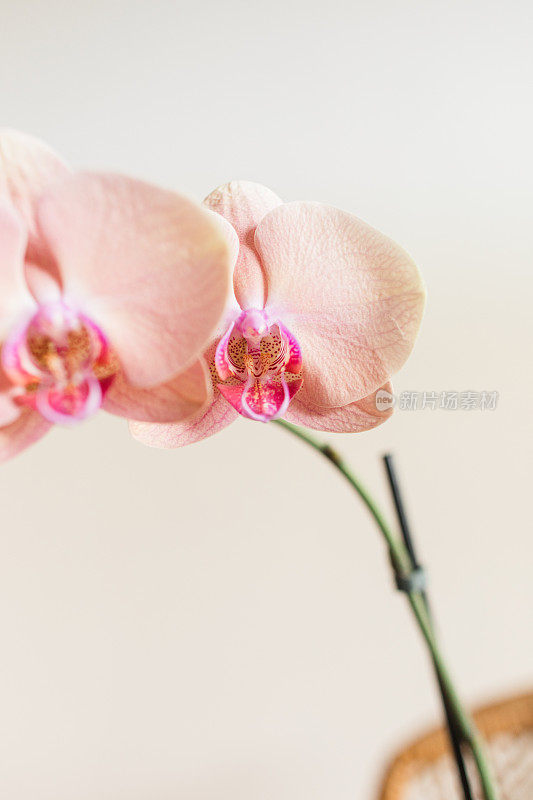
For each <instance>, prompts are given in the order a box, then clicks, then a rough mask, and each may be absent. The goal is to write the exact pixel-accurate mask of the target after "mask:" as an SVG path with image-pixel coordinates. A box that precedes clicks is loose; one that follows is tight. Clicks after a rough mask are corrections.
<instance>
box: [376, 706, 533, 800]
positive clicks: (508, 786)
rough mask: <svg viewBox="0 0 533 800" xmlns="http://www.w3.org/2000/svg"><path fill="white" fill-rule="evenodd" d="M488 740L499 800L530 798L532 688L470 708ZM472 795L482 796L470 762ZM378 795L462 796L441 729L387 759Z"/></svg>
mask: <svg viewBox="0 0 533 800" xmlns="http://www.w3.org/2000/svg"><path fill="white" fill-rule="evenodd" d="M474 717H475V720H476V722H477V725H478V727H479V729H480V730H481V731H482V733H483V734H484V736H485V737H486V739H487V742H488V750H489V755H490V757H491V761H492V763H493V766H494V770H495V773H496V780H497V782H498V786H499V787H500V790H501V794H502V800H533V693H531V694H523V695H520V696H518V697H512V698H509V699H508V700H505V701H503V702H499V703H494V704H491V705H489V706H484V707H483V708H480V709H479V710H478V711H476V712H474ZM467 768H468V772H469V775H471V777H472V786H473V790H474V791H475V792H476V795H475V796H476V800H477V798H479V800H481V794H480V791H479V787H478V783H477V781H476V780H475V777H474V773H473V770H472V765H471V763H468V764H467ZM379 798H380V800H461V798H462V795H461V790H460V785H459V781H458V779H457V776H456V773H455V765H454V763H453V761H452V757H451V754H450V750H449V746H448V741H447V738H446V735H445V733H444V731H443V730H442V729H439V730H434V731H432V732H431V733H428V734H427V735H426V736H423V737H422V738H420V739H418V740H417V741H415V742H413V743H412V744H411V745H409V747H407V748H406V749H405V750H403V751H402V752H401V753H400V754H399V755H398V756H397V757H396V758H395V759H394V761H393V762H392V764H391V766H390V767H389V769H388V771H387V774H386V776H385V779H384V781H383V787H382V790H381V794H380V795H379Z"/></svg>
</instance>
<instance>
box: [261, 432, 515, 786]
mask: <svg viewBox="0 0 533 800" xmlns="http://www.w3.org/2000/svg"><path fill="white" fill-rule="evenodd" d="M275 422H276V424H278V425H280V426H281V427H282V428H284V429H285V430H286V431H288V432H289V433H292V434H293V436H297V437H298V438H299V439H302V441H304V442H306V443H307V444H308V445H309V446H310V447H312V448H313V449H314V450H316V451H317V452H319V453H320V454H321V455H323V456H325V458H327V459H328V460H329V461H330V462H331V463H332V464H333V466H334V467H335V468H336V469H337V470H338V471H339V472H340V473H341V474H342V475H344V477H345V478H346V480H347V481H348V483H349V484H350V485H351V486H352V488H353V489H355V491H356V492H357V494H358V495H359V497H360V498H361V500H362V501H363V503H364V504H365V505H366V507H367V509H368V510H369V511H370V513H371V515H372V516H373V518H374V521H375V522H376V524H377V526H378V528H379V529H380V531H381V533H382V534H383V537H384V539H385V542H386V544H387V547H388V550H389V553H390V558H391V562H392V566H393V569H394V572H395V574H396V576H398V577H400V578H408V577H409V575H410V574H411V571H412V563H411V559H410V557H409V554H408V552H407V550H406V548H405V546H404V544H403V542H402V541H401V539H399V538H398V537H397V536H395V535H394V533H393V532H392V530H391V529H390V527H389V525H388V524H387V522H386V520H385V518H384V516H383V514H382V513H381V511H380V509H379V507H378V506H377V505H376V503H375V502H374V500H373V498H372V497H371V495H370V494H369V493H368V491H367V490H366V489H365V487H364V486H363V485H362V484H361V482H360V481H359V479H358V478H357V477H356V476H355V475H354V473H353V472H352V470H351V469H350V468H349V467H348V466H347V464H346V463H345V462H344V461H343V459H342V458H341V457H340V455H339V454H338V453H337V452H336V451H335V450H334V449H333V448H332V447H330V445H328V444H323V443H322V442H320V441H319V440H318V439H316V438H315V436H314V435H313V434H311V433H309V432H308V431H307V430H304V429H303V428H299V427H297V426H296V425H292V424H291V423H290V422H286V421H285V420H282V419H278V420H275ZM406 594H407V598H408V601H409V605H410V606H411V609H412V611H413V614H414V616H415V619H416V621H417V623H418V627H419V628H420V631H421V633H422V636H423V637H424V640H425V642H426V644H427V646H428V649H429V653H430V656H431V660H432V661H433V664H434V667H435V670H436V672H437V674H438V676H439V680H440V681H441V683H442V686H443V688H444V691H445V692H446V697H447V699H448V703H449V706H450V711H451V713H452V714H453V717H454V720H455V723H456V725H457V728H458V730H459V731H460V734H461V736H462V738H463V740H464V741H465V742H466V743H467V744H468V745H469V747H470V749H471V751H472V756H473V758H474V761H475V764H476V767H477V771H478V774H479V779H480V783H481V787H482V789H483V793H484V797H485V800H500V796H499V793H498V790H497V788H496V784H495V782H494V778H493V776H492V771H491V768H490V765H489V762H488V760H487V757H486V755H485V750H484V746H483V743H482V740H481V736H480V734H479V732H478V731H477V729H476V727H475V725H474V722H473V721H472V719H471V718H470V716H469V714H468V713H467V712H466V711H465V709H464V708H463V705H462V703H461V700H460V699H459V696H458V694H457V691H456V689H455V687H454V685H453V681H452V679H451V676H450V673H449V672H448V668H447V666H446V663H445V661H444V659H443V656H442V654H441V652H440V648H439V645H438V642H437V640H436V638H435V634H434V631H433V627H432V623H431V620H430V618H429V615H428V613H427V609H426V606H425V603H424V600H423V597H422V595H421V594H420V592H415V591H408V592H406Z"/></svg>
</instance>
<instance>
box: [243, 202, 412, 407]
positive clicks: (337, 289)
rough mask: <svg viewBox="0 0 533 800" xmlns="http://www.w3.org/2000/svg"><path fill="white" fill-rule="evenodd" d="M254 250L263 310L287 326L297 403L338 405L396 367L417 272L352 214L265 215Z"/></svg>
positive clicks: (303, 208) (288, 207)
mask: <svg viewBox="0 0 533 800" xmlns="http://www.w3.org/2000/svg"><path fill="white" fill-rule="evenodd" d="M255 244H256V248H257V251H258V253H259V255H260V258H261V261H262V266H263V270H264V273H265V276H266V280H267V287H268V296H267V308H268V309H270V308H272V309H276V310H279V315H280V316H283V319H284V320H285V319H287V320H288V324H289V325H290V329H291V331H293V332H294V334H295V335H296V337H297V339H298V341H299V343H300V345H301V348H302V352H303V361H304V377H305V383H304V386H303V388H302V396H301V401H302V402H305V403H306V404H307V405H308V406H310V407H311V406H313V405H316V406H330V407H340V406H344V405H347V404H349V403H351V402H353V401H355V400H359V399H361V398H363V397H365V396H367V395H369V394H371V393H372V392H374V391H375V390H376V389H378V388H379V387H380V386H381V385H382V384H383V383H384V381H386V380H387V378H388V377H389V376H390V375H392V374H394V373H395V372H396V371H397V370H398V369H399V368H400V367H401V366H402V364H403V363H404V362H405V360H406V359H407V357H408V355H409V353H410V352H411V350H412V348H413V345H414V341H415V338H416V335H417V332H418V329H419V326H420V322H421V319H422V313H423V309H424V296H425V293H424V288H423V285H422V281H421V278H420V275H419V272H418V269H417V267H416V266H415V264H414V263H413V261H412V260H411V258H410V257H409V256H408V255H407V253H405V252H404V251H403V250H402V249H401V248H400V247H399V246H398V245H396V244H395V243H394V242H392V241H391V240H390V239H388V238H387V237H386V236H384V235H383V234H382V233H380V232H379V231H376V230H374V229H373V228H371V227H370V226H369V225H367V224H366V223H364V222H362V221H361V220H359V219H357V217H354V216H353V215H352V214H348V213H346V212H344V211H340V210H338V209H336V208H331V207H329V206H325V205H322V204H320V203H299V202H297V203H287V204H285V205H282V206H279V207H277V208H275V209H274V210H273V211H271V212H270V213H268V214H267V215H266V216H265V217H264V218H263V220H262V221H261V222H260V224H259V225H258V227H257V230H256V234H255ZM281 312H283V314H282V313H281Z"/></svg>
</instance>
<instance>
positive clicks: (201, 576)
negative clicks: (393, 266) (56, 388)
mask: <svg viewBox="0 0 533 800" xmlns="http://www.w3.org/2000/svg"><path fill="white" fill-rule="evenodd" d="M0 12H1V14H0V20H1V34H0V35H1V47H0V67H1V75H0V100H1V112H2V122H3V123H5V124H9V125H11V126H14V127H19V128H22V129H25V130H28V131H31V132H33V133H34V134H37V135H40V136H42V137H43V138H44V139H46V140H48V141H49V142H50V143H51V144H52V145H53V146H55V147H56V148H57V149H58V150H59V151H60V152H62V153H63V154H64V155H65V157H67V158H68V159H69V160H70V161H71V162H72V163H74V164H76V165H80V166H81V165H83V166H88V167H91V168H112V169H116V170H122V171H126V172H131V173H134V174H137V175H139V176H141V177H144V178H147V179H150V180H153V181H156V182H159V183H162V184H165V185H167V186H170V187H175V188H177V189H181V190H184V191H186V192H188V193H190V194H192V195H193V196H196V197H197V198H199V199H201V198H202V197H203V195H205V194H206V193H207V192H208V191H210V190H211V189H212V188H213V187H214V186H216V185H217V184H219V183H221V182H224V181H226V180H229V179H238V178H247V179H252V180H258V181H262V182H264V183H266V184H268V185H270V186H271V187H272V188H274V189H275V190H276V191H277V192H278V193H279V194H281V195H282V196H283V197H285V198H287V199H294V198H312V199H321V200H324V201H327V202H330V203H333V204H336V205H340V206H342V207H345V208H347V209H349V210H351V211H354V212H356V213H357V214H359V215H360V216H362V217H363V218H365V219H367V220H369V221H370V222H371V223H373V224H374V225H376V226H377V227H379V228H381V229H383V230H384V231H386V232H387V233H389V234H391V235H392V236H393V237H395V238H396V239H398V240H399V241H400V242H401V243H402V244H403V245H404V246H406V247H407V249H409V250H410V251H411V252H412V253H413V255H414V256H415V258H416V259H417V260H418V262H419V263H420V265H421V266H422V268H423V271H424V275H425V277H426V280H427V284H428V289H429V303H428V310H427V316H426V320H425V323H424V327H423V331H422V334H421V337H420V340H419V344H418V346H417V349H416V351H415V354H414V356H413V358H412V359H411V360H410V362H409V364H408V365H407V366H406V368H405V369H404V370H403V372H402V373H401V374H400V375H399V376H397V379H396V387H397V389H398V390H399V391H402V390H403V391H405V390H418V391H423V390H454V389H458V390H472V391H481V390H497V391H499V392H500V403H499V406H498V409H497V410H496V411H494V412H492V413H491V412H483V413H481V412H472V413H467V412H460V411H457V412H448V413H445V412H442V411H428V410H426V411H419V412H407V411H399V412H398V413H397V414H396V415H395V416H394V418H393V419H392V420H391V421H390V422H389V423H387V424H386V425H385V426H383V427H382V428H381V429H380V430H378V431H376V432H372V433H369V434H365V435H360V436H343V437H338V439H336V444H338V445H339V447H340V448H342V450H343V451H344V452H345V453H346V454H347V455H348V456H349V457H350V459H351V460H352V462H353V464H354V465H355V466H356V467H357V469H358V470H359V471H360V473H361V474H363V475H364V476H365V477H366V480H367V482H368V484H369V485H370V486H371V487H372V489H373V490H374V491H375V493H376V495H377V496H378V497H379V498H380V499H382V500H386V498H387V492H386V488H385V484H384V480H383V475H382V470H381V465H380V461H379V458H380V454H381V453H382V452H383V451H385V450H387V449H392V450H393V451H394V452H395V453H396V454H397V459H398V462H399V465H400V467H401V473H402V479H403V483H404V485H405V488H406V494H407V497H408V501H409V507H410V510H411V514H412V518H413V523H414V526H415V528H416V533H417V536H418V539H419V543H420V546H421V549H422V551H423V555H424V560H425V561H426V562H427V564H428V565H429V567H430V573H431V581H432V593H433V597H434V604H435V606H436V607H437V609H438V619H439V623H440V627H441V631H442V638H443V641H444V643H445V648H446V651H447V653H448V654H449V657H450V660H451V662H452V664H453V668H454V673H455V675H456V676H457V677H458V681H459V684H460V687H461V689H462V692H463V694H464V696H465V698H468V699H469V700H470V701H477V700H479V699H485V698H490V697H492V696H494V695H498V694H500V693H505V692H507V691H509V690H513V689H515V688H521V687H525V686H527V685H528V684H529V685H530V684H531V682H532V681H533V670H532V667H533V644H532V623H533V614H532V608H533V585H532V580H531V575H532V560H533V538H532V535H531V523H530V516H531V514H530V509H531V502H532V492H531V469H530V467H531V439H530V435H531V427H530V419H531V417H530V408H531V394H532V390H533V386H532V382H531V374H530V367H531V363H530V362H531V349H530V348H531V322H530V317H531V288H532V272H531V268H532V258H531V257H532V247H531V218H532V210H533V208H532V202H531V189H532V184H533V180H532V170H531V148H532V141H533V137H532V132H533V131H532V117H531V85H532V84H531V79H532V69H531V66H532V65H531V61H530V58H531V36H532V12H531V4H530V3H529V2H527V1H526V0H524V2H523V3H521V2H512V0H511V2H509V1H508V2H505V3H500V2H465V0H460V1H459V2H427V0H420V1H417V2H394V0H388V2H381V3H380V2H376V1H375V0H369V1H368V2H361V0H346V2H336V1H335V0H332V2H328V3H319V2H318V0H308V2H301V3H299V2H291V0H284V1H283V2H281V1H280V0H269V2H265V3H254V2H250V0H242V2H238V0H233V2H229V3H224V2H203V3H202V2H200V3H196V4H195V3H184V2H183V3H182V2H157V0H156V2H153V0H152V2H146V3H139V2H134V1H133V2H132V0H128V2H126V0H124V2H122V1H120V0H105V2H104V0H92V1H91V2H89V0H82V2H79V1H75V2H72V0H70V1H69V2H67V0H65V1H64V2H60V1H59V0H47V2H40V1H39V0H33V1H28V0H17V2H13V0H1V3H0ZM0 499H1V504H2V530H1V536H0V641H1V657H0V797H1V798H9V800H73V799H74V798H75V800H178V799H179V800H273V799H274V798H275V799H276V800H297V799H301V800H333V799H334V800H352V799H353V798H371V797H372V796H373V795H372V792H373V787H374V786H375V783H376V781H377V778H378V775H379V774H380V770H381V768H382V766H383V764H384V762H385V760H386V759H387V757H388V755H389V754H390V753H391V752H393V751H394V748H395V747H396V746H397V745H399V743H401V742H402V741H403V740H404V738H405V737H408V736H410V735H411V734H412V733H414V732H416V731H417V730H418V729H419V728H420V726H422V727H423V726H424V725H426V724H427V723H432V722H434V721H435V720H436V719H437V718H438V716H439V709H438V704H437V701H436V699H435V691H434V686H433V682H432V679H431V676H430V671H429V668H428V663H427V659H426V655H425V652H424V650H423V648H422V646H421V644H420V642H419V640H418V636H417V634H416V633H415V631H414V628H413V624H412V622H411V619H410V618H409V616H408V613H407V610H406V608H405V604H404V602H403V600H402V598H401V597H399V596H398V595H397V594H395V593H394V591H393V590H392V588H391V579H390V576H389V572H388V569H387V563H386V558H385V553H384V550H383V547H382V545H381V543H380V541H379V540H378V536H377V534H376V531H375V530H374V529H373V527H372V525H371V523H370V521H369V519H368V518H367V516H366V514H365V512H364V511H363V509H362V508H361V507H360V506H359V505H358V503H357V502H356V501H355V500H354V498H353V497H352V496H351V494H350V493H349V491H348V489H347V488H346V487H345V486H344V485H342V484H341V483H340V481H339V480H338V478H337V477H336V476H335V474H334V473H333V471H332V469H331V468H330V467H329V466H328V465H327V464H324V463H321V462H320V461H319V460H318V459H317V458H316V457H314V456H313V454H311V453H309V452H306V451H305V450H304V448H303V446H302V445H300V444H299V443H298V442H296V441H291V440H290V439H288V438H287V437H286V436H285V434H284V433H283V432H282V431H280V430H277V429H276V428H274V427H270V428H269V427H264V426H261V425H259V424H256V423H250V422H246V421H244V420H243V421H241V422H239V423H238V424H235V425H234V426H233V428H232V429H228V430H227V431H226V432H225V433H223V434H221V435H219V436H217V437H216V438H213V439H212V440H210V441H207V442H205V443H203V444H200V445H197V446H194V447H193V448H191V449H189V450H184V451H181V452H159V451H154V450H148V449H144V448H142V447H141V446H140V445H137V444H135V443H134V442H132V441H130V439H129V438H128V433H127V430H126V426H125V424H124V423H123V422H121V421H118V420H116V419H113V418H110V417H106V416H105V415H103V414H102V415H100V416H99V417H98V418H97V419H95V420H94V421H92V422H90V423H88V424H86V425H84V426H83V427H81V428H79V429H77V430H75V431H70V430H69V431H65V430H58V431H56V432H54V433H53V434H52V435H50V436H49V437H48V438H47V440H46V441H43V442H42V443H41V444H39V445H38V446H36V447H35V448H34V449H32V450H31V451H29V452H27V453H25V454H24V455H22V456H20V457H19V458H17V459H16V460H14V461H13V462H12V463H9V464H7V465H5V466H3V467H2V468H1V481H0Z"/></svg>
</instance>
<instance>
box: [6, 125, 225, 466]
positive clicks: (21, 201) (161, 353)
mask: <svg viewBox="0 0 533 800" xmlns="http://www.w3.org/2000/svg"><path fill="white" fill-rule="evenodd" d="M230 284H231V260H230V250H229V248H228V244H227V240H226V238H225V237H224V235H223V233H222V232H221V229H220V225H219V224H217V222H216V221H215V220H214V219H213V215H212V214H211V213H210V212H209V211H207V210H205V209H204V208H202V207H201V206H197V205H196V204H195V203H193V202H191V201H190V200H187V199H186V198H183V197H181V196H179V195H177V194H174V193H172V192H167V191H163V190H161V189H157V188H155V187H153V186H150V185H148V184H146V183H143V182H141V181H136V180H133V179H130V178H126V177H122V176H117V175H109V174H107V175H97V174H88V173H87V174H83V173H79V174H73V173H71V172H70V170H69V169H68V168H67V167H66V166H65V165H64V164H63V163H62V162H61V161H60V159H59V158H58V157H57V156H56V155H55V154H54V153H53V152H52V151H50V150H49V149H48V148H47V147H45V146H44V145H43V144H41V143H40V142H38V141H36V140H34V139H32V138H30V137H27V136H25V135H23V134H18V133H11V132H3V133H0V346H1V359H0V460H4V459H6V458H8V457H10V456H12V455H14V454H15V453H17V452H19V451H20V450H21V449H23V448H24V447H26V446H28V445H29V444H31V443H32V442H34V441H35V440H37V439H38V438H40V437H41V436H42V435H43V434H44V433H45V432H46V431H47V430H48V429H49V428H50V427H51V425H52V424H53V423H63V424H70V423H74V422H79V421H81V420H84V419H86V418H87V417H89V416H90V415H91V414H93V413H94V412H95V411H96V410H97V409H99V408H100V407H101V406H103V407H104V408H105V409H106V410H108V411H110V412H112V413H115V414H118V415H121V416H124V417H128V418H130V419H131V418H133V419H139V420H145V421H147V420H148V421H168V420H170V419H172V420H175V419H184V418H186V417H188V416H191V415H194V414H195V413H197V412H198V410H199V409H201V408H203V407H205V404H206V402H207V401H208V399H209V398H210V388H209V386H208V382H206V372H205V365H204V363H203V361H199V360H198V356H199V355H201V353H202V352H203V351H204V349H205V347H206V345H207V344H208V342H209V341H210V340H211V339H212V337H213V335H214V331H215V330H216V327H217V325H218V324H219V321H220V317H221V315H222V313H223V311H224V308H225V307H226V305H227V297H228V293H229V291H230ZM154 387H155V388H154Z"/></svg>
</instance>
